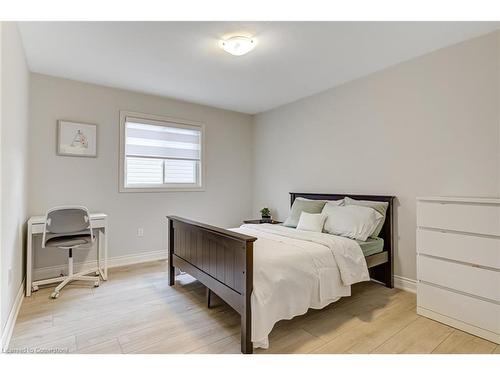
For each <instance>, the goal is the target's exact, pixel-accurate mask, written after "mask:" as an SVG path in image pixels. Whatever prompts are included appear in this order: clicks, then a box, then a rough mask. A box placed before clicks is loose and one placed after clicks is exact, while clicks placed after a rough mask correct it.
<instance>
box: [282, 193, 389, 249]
mask: <svg viewBox="0 0 500 375" xmlns="http://www.w3.org/2000/svg"><path fill="white" fill-rule="evenodd" d="M345 197H349V198H352V199H358V200H364V201H376V202H387V203H389V206H388V207H387V213H386V216H385V222H384V225H383V226H382V230H381V231H380V234H379V237H380V238H382V239H383V240H384V250H386V251H389V252H390V254H391V258H392V252H393V250H394V226H393V220H394V211H393V203H394V198H395V197H393V196H389V195H355V194H324V193H290V206H291V205H292V204H293V202H294V201H295V198H307V199H318V200H328V201H334V200H338V199H343V198H345Z"/></svg>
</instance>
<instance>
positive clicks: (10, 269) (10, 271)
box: [8, 268, 12, 285]
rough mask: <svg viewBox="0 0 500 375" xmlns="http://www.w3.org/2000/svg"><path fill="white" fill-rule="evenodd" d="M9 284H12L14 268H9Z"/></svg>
mask: <svg viewBox="0 0 500 375" xmlns="http://www.w3.org/2000/svg"><path fill="white" fill-rule="evenodd" d="M8 278H9V279H8V284H9V285H10V284H12V268H9V275H8Z"/></svg>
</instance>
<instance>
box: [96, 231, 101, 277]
mask: <svg viewBox="0 0 500 375" xmlns="http://www.w3.org/2000/svg"><path fill="white" fill-rule="evenodd" d="M98 232H99V238H98V239H97V249H96V253H97V273H96V275H97V276H99V275H101V236H100V233H101V231H100V230H99V231H98Z"/></svg>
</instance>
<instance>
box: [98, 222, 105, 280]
mask: <svg viewBox="0 0 500 375" xmlns="http://www.w3.org/2000/svg"><path fill="white" fill-rule="evenodd" d="M103 247H104V249H103ZM97 251H98V252H99V253H101V251H103V252H104V259H103V263H104V269H103V271H102V274H101V276H102V278H103V280H107V279H108V233H107V232H106V228H101V230H99V248H98V249H97ZM100 270H101V266H100V264H99V271H100Z"/></svg>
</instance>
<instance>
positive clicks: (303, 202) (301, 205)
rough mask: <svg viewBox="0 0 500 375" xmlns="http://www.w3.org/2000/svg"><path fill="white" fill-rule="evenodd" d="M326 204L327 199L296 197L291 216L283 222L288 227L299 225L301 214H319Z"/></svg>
mask: <svg viewBox="0 0 500 375" xmlns="http://www.w3.org/2000/svg"><path fill="white" fill-rule="evenodd" d="M324 205H325V201H321V200H315V199H305V198H296V199H295V201H294V202H293V204H292V208H291V210H290V216H288V218H287V219H286V220H285V222H284V223H283V225H284V226H286V227H292V228H295V227H297V224H298V223H299V218H300V214H301V213H302V212H307V213H309V214H319V213H321V210H322V209H323V207H324Z"/></svg>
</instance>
